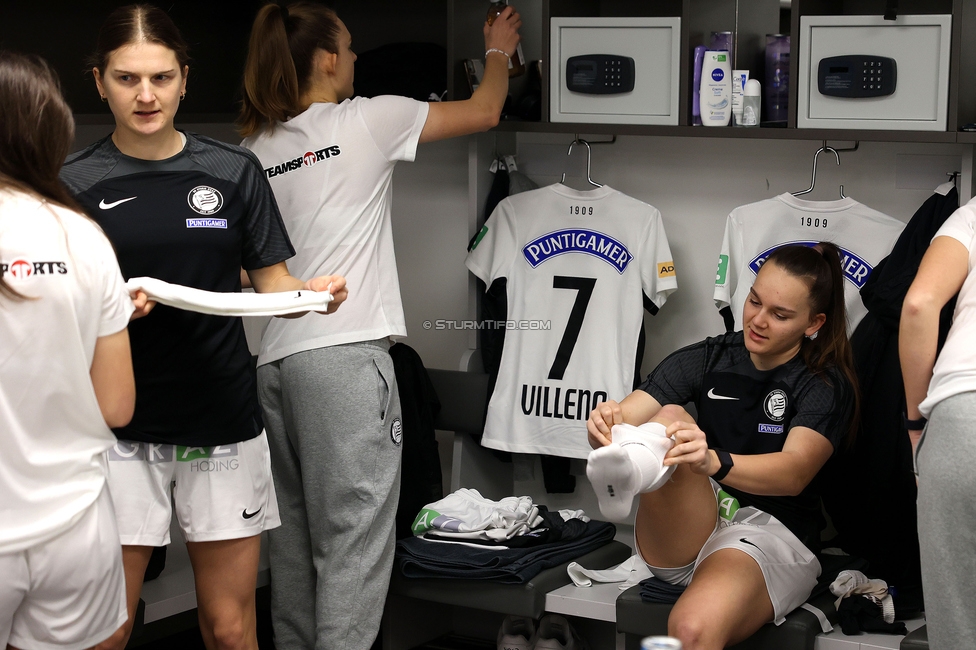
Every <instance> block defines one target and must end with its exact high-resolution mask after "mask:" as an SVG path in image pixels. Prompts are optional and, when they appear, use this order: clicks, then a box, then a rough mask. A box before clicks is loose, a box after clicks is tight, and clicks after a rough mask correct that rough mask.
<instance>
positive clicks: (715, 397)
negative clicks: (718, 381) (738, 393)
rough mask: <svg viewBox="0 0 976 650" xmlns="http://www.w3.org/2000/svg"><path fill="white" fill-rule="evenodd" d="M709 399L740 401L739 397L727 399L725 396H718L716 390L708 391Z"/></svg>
mask: <svg viewBox="0 0 976 650" xmlns="http://www.w3.org/2000/svg"><path fill="white" fill-rule="evenodd" d="M708 397H709V398H711V399H734V400H736V401H738V399H739V398H738V397H726V396H725V395H716V394H715V389H714V388H710V389H709V391H708Z"/></svg>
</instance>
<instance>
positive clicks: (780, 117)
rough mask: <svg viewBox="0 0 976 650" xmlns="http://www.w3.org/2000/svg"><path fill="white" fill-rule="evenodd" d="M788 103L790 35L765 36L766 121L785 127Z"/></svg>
mask: <svg viewBox="0 0 976 650" xmlns="http://www.w3.org/2000/svg"><path fill="white" fill-rule="evenodd" d="M789 103H790V35H789V34H766V120H767V121H768V122H778V123H780V125H781V126H786V120H787V119H788V116H789Z"/></svg>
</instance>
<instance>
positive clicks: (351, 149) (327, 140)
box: [239, 2, 521, 649]
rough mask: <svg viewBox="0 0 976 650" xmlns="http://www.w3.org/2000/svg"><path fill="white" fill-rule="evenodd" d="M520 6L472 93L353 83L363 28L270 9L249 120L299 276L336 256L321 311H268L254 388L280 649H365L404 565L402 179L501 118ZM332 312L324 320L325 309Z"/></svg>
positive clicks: (321, 12) (261, 33)
mask: <svg viewBox="0 0 976 650" xmlns="http://www.w3.org/2000/svg"><path fill="white" fill-rule="evenodd" d="M520 25H521V22H520V19H519V15H518V14H517V13H516V12H515V11H514V9H511V8H507V9H505V11H503V12H502V13H501V14H500V15H499V16H498V18H496V20H495V21H494V22H493V23H492V25H491V26H490V27H489V26H488V25H487V24H486V25H485V27H484V37H485V46H486V50H487V51H486V55H485V56H486V62H485V73H484V78H483V80H482V83H481V85H480V86H479V87H478V89H477V90H476V91H475V92H474V94H473V96H472V97H471V98H470V99H468V100H465V101H457V102H433V103H430V104H427V103H424V102H418V101H415V100H412V99H408V98H405V97H391V96H382V97H375V98H372V99H367V98H355V99H350V98H351V97H352V95H353V63H354V62H355V60H356V55H355V54H354V53H353V51H352V49H351V43H352V37H351V36H350V34H349V31H348V30H347V29H346V26H345V25H344V24H343V23H342V21H341V20H339V18H338V17H337V16H336V14H335V13H334V12H333V11H331V10H329V9H326V8H325V7H322V6H320V5H315V4H310V3H304V2H302V3H295V4H289V5H288V6H287V7H282V6H280V5H277V4H269V5H266V6H265V7H263V8H262V9H261V10H260V12H259V14H258V16H257V18H256V20H255V23H254V27H253V30H252V32H251V41H250V47H249V52H248V59H247V64H246V68H245V74H244V87H245V93H244V102H243V109H242V113H241V118H240V121H239V124H240V126H241V131H242V133H243V135H244V136H245V138H246V139H245V140H244V143H243V144H244V146H245V147H247V148H249V149H251V150H252V151H253V152H254V153H255V154H256V155H257V156H258V158H259V159H260V161H261V165H262V167H263V168H264V170H265V174H266V175H267V177H268V179H269V180H270V182H271V187H272V189H273V190H274V193H275V198H276V200H277V202H278V205H279V207H280V209H281V214H282V217H283V219H284V222H285V226H286V228H287V230H288V233H289V236H290V237H291V238H292V241H293V242H294V244H295V248H296V250H297V254H296V256H295V257H294V258H292V259H291V260H289V262H288V266H289V268H290V269H291V271H292V272H293V273H297V274H302V273H307V272H311V271H312V270H314V269H320V268H326V267H328V268H332V269H339V271H337V272H339V273H342V274H343V275H345V276H346V278H347V280H348V282H349V286H350V288H351V289H350V299H349V300H347V301H346V303H345V305H344V307H343V309H342V311H340V312H338V313H337V314H335V317H332V318H330V319H328V321H329V322H328V323H326V322H321V323H319V322H313V321H312V319H308V318H298V319H294V320H291V321H289V322H287V323H284V322H278V321H276V322H272V323H270V324H269V325H268V327H267V329H266V330H265V332H264V337H263V340H262V345H261V353H260V355H259V358H258V365H259V367H258V385H259V394H260V397H261V404H262V407H263V411H264V414H265V425H266V427H267V430H268V438H269V443H270V445H271V451H272V462H273V465H274V474H275V487H276V490H277V492H278V495H279V505H280V508H281V521H282V526H281V528H280V529H279V530H277V531H273V532H272V533H271V569H272V573H273V575H274V580H273V584H272V593H273V598H272V616H273V621H274V628H275V638H276V641H278V642H279V643H280V644H281V645H283V646H284V647H312V646H315V647H329V648H332V647H342V648H348V649H353V648H369V647H370V645H371V644H372V642H373V639H374V638H375V636H376V632H377V630H378V627H379V620H380V617H381V615H382V611H383V603H384V600H385V598H386V592H387V586H388V583H389V576H390V569H391V566H392V562H393V541H394V537H393V527H394V518H395V513H396V506H397V495H398V483H399V467H400V444H401V428H402V427H401V421H400V405H399V398H398V396H397V387H396V381H395V379H394V375H393V363H392V361H391V359H390V355H389V346H390V343H389V338H390V337H392V336H405V335H406V333H407V332H406V326H405V324H404V319H403V308H402V305H401V302H400V291H399V281H398V278H397V269H396V260H395V257H394V251H393V234H392V227H391V220H390V215H391V205H392V176H393V168H394V166H395V164H396V162H397V161H400V160H407V161H410V160H413V159H414V157H415V155H416V151H417V145H418V143H421V142H431V141H434V140H440V139H444V138H449V137H454V136H460V135H465V134H469V133H474V132H477V131H484V130H487V129H488V128H490V127H492V126H494V125H495V124H496V123H497V121H498V119H499V116H500V113H501V109H502V106H503V104H504V101H505V98H506V95H507V93H508V64H509V60H510V59H509V55H511V54H513V53H514V52H515V50H516V47H517V45H518V41H519V35H518V28H519V26H520ZM324 320H325V319H323V321H324Z"/></svg>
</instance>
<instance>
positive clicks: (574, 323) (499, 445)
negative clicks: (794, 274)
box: [465, 184, 677, 458]
mask: <svg viewBox="0 0 976 650" xmlns="http://www.w3.org/2000/svg"><path fill="white" fill-rule="evenodd" d="M465 263H466V265H467V267H468V268H469V269H470V270H471V272H472V273H474V274H475V275H476V276H478V277H479V278H481V279H482V280H483V281H484V282H485V284H486V285H489V286H490V285H491V284H492V282H494V281H495V280H497V279H499V278H506V279H507V296H508V322H507V327H506V332H505V345H504V348H503V350H502V359H501V365H500V367H499V371H498V380H497V383H496V385H495V390H494V393H493V394H492V396H491V401H490V403H489V406H488V420H487V423H486V424H485V434H484V437H483V438H482V444H483V445H484V446H486V447H491V448H493V449H501V450H505V451H512V452H521V453H537V454H550V455H554V456H568V457H570V458H586V456H587V455H588V453H589V452H590V446H589V444H588V443H587V441H586V420H587V418H588V417H589V414H590V411H591V410H592V409H593V408H594V407H595V406H596V405H597V404H598V403H600V402H603V401H606V400H608V399H613V400H621V399H623V398H624V397H626V396H627V395H628V394H629V393H630V392H631V390H632V389H633V386H634V384H633V382H634V361H635V357H636V353H637V344H638V338H639V335H640V331H641V328H642V327H643V312H644V295H646V297H647V298H648V299H650V300H651V302H653V303H654V305H655V306H656V307H660V306H661V305H663V304H664V302H665V301H666V300H667V297H668V295H669V294H670V293H671V292H672V291H674V290H675V289H676V288H677V283H676V280H675V270H674V262H673V261H672V257H671V250H670V248H669V247H668V240H667V236H666V235H665V233H664V225H663V224H662V222H661V214H660V212H658V210H657V209H656V208H654V207H653V206H650V205H648V204H646V203H643V202H642V201H638V200H637V199H634V198H631V197H629V196H627V195H625V194H622V193H620V192H618V191H617V190H614V189H611V188H610V187H607V186H604V187H601V188H599V189H596V190H592V191H587V192H581V191H577V190H573V189H571V188H569V187H566V186H565V185H560V184H556V185H550V186H548V187H543V188H540V189H538V190H533V191H530V192H523V193H521V194H517V195H515V196H510V197H508V198H506V199H504V200H502V201H501V203H499V204H498V207H497V208H496V209H495V211H494V212H493V213H492V215H491V217H490V218H489V219H488V221H487V223H485V226H484V228H483V229H482V230H481V232H480V233H479V234H478V237H477V238H476V239H475V242H474V244H473V246H472V249H471V252H470V253H469V254H468V257H467V260H466V262H465Z"/></svg>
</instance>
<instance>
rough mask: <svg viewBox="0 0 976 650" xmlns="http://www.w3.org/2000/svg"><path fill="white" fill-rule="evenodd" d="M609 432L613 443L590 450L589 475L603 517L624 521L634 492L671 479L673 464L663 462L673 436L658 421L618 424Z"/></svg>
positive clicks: (672, 444) (649, 489)
mask: <svg viewBox="0 0 976 650" xmlns="http://www.w3.org/2000/svg"><path fill="white" fill-rule="evenodd" d="M610 432H611V434H612V438H613V442H612V443H611V444H609V445H607V446H606V447H600V448H599V449H594V450H593V451H591V452H590V455H589V457H588V458H587V461H586V476H587V478H589V479H590V483H592V484H593V489H594V491H595V492H596V498H597V501H599V503H600V512H601V513H603V516H604V517H606V518H607V519H608V520H610V521H622V520H624V519H626V518H627V516H628V515H630V509H631V505H632V504H633V501H634V496H635V495H637V494H641V493H644V492H653V491H654V490H656V489H658V488H659V487H661V486H662V485H664V483H665V482H666V481H667V480H668V479H669V478H671V474H672V472H674V466H673V465H672V466H670V467H665V466H664V465H663V462H664V455H665V454H667V453H668V452H669V451H670V450H671V447H673V446H674V439H672V438H669V437H668V436H667V434H666V433H665V427H664V425H663V424H659V423H657V422H648V423H647V424H642V425H641V426H639V427H635V426H632V425H630V424H615V425H614V426H613V428H612V429H611V430H610Z"/></svg>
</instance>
